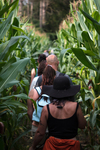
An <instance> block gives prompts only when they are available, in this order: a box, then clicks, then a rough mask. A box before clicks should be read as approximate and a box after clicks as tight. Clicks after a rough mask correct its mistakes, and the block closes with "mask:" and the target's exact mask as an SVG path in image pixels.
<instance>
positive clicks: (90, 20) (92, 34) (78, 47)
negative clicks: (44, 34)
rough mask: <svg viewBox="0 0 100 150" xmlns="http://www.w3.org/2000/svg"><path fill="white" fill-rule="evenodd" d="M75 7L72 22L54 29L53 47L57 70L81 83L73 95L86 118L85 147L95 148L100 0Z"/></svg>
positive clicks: (99, 117) (99, 126) (99, 110)
mask: <svg viewBox="0 0 100 150" xmlns="http://www.w3.org/2000/svg"><path fill="white" fill-rule="evenodd" d="M70 5H71V4H70ZM71 8H72V7H71ZM79 10H80V11H78V12H77V17H78V18H77V19H76V16H74V14H73V10H72V9H71V11H72V14H73V23H70V22H66V25H67V27H66V29H61V30H60V31H59V32H58V33H57V40H56V41H55V43H54V47H56V48H55V51H56V52H55V53H56V54H57V55H58V58H59V60H60V71H63V72H65V73H67V74H68V75H69V76H70V77H71V79H72V81H73V83H75V84H80V85H81V90H80V93H79V94H78V95H77V97H76V98H77V101H79V102H80V105H81V107H82V110H83V112H84V115H85V117H86V119H87V122H88V126H87V128H86V131H85V132H86V134H87V136H88V139H89V141H88V142H89V143H90V146H89V145H88V146H89V149H94V148H95V147H96V148H97V149H99V144H100V143H99V144H97V139H98V141H99V140H100V138H99V135H100V102H99V101H100V3H99V1H98V0H94V1H89V0H86V1H83V0H82V5H81V6H80V8H79ZM59 52H60V53H59ZM96 137H98V138H97V139H96Z"/></svg>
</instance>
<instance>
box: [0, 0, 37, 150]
mask: <svg viewBox="0 0 100 150" xmlns="http://www.w3.org/2000/svg"><path fill="white" fill-rule="evenodd" d="M18 3H19V0H15V1H13V2H12V3H10V1H3V0H2V1H1V2H0V122H3V124H4V127H5V132H4V134H3V135H0V141H2V142H0V149H2V150H4V149H7V150H11V149H12V147H13V146H14V144H15V143H16V141H17V140H18V139H19V138H21V137H22V136H23V135H25V134H26V133H27V132H29V131H30V130H29V129H27V128H26V127H25V126H24V125H25V124H26V123H25V120H26V119H27V104H26V100H27V99H28V98H29V97H28V96H27V95H28V89H29V80H28V78H27V76H26V75H27V68H26V67H27V64H28V63H29V61H30V58H28V57H27V55H26V52H25V51H23V49H24V44H23V43H24V42H26V41H28V42H30V39H29V37H28V36H26V33H25V31H24V30H23V29H22V28H21V27H20V23H19V20H18V18H17V17H16V16H17V10H18ZM18 51H19V53H18V55H16V52H18ZM25 57H26V58H25ZM33 103H34V105H35V107H36V104H35V102H34V101H33ZM22 121H23V122H24V123H23V122H22ZM22 125H23V126H22ZM18 136H19V137H18Z"/></svg>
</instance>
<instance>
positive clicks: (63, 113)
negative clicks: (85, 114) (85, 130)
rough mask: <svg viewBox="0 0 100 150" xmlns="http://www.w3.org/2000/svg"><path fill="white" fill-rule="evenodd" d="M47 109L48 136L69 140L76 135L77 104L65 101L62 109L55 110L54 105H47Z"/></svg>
mask: <svg viewBox="0 0 100 150" xmlns="http://www.w3.org/2000/svg"><path fill="white" fill-rule="evenodd" d="M47 109H48V121H47V123H48V129H49V136H54V137H56V138H60V139H70V138H74V137H75V136H76V135H77V129H78V119H77V109H78V103H76V102H69V101H67V102H66V103H65V105H64V107H63V108H57V106H56V105H53V104H49V105H48V106H47Z"/></svg>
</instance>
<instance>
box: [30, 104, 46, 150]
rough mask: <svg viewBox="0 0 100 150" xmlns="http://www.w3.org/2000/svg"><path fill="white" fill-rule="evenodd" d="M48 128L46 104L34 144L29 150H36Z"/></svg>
mask: <svg viewBox="0 0 100 150" xmlns="http://www.w3.org/2000/svg"><path fill="white" fill-rule="evenodd" d="M46 128H47V108H46V106H44V107H43V109H42V113H41V118H40V123H39V126H38V129H37V131H36V133H35V136H34V141H33V144H32V146H31V147H30V148H29V150H35V148H36V146H37V145H38V144H39V143H40V141H41V140H42V139H43V137H44V135H45V132H46Z"/></svg>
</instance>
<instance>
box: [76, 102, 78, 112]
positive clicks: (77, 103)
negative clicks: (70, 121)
mask: <svg viewBox="0 0 100 150" xmlns="http://www.w3.org/2000/svg"><path fill="white" fill-rule="evenodd" d="M78 106H79V103H78V102H77V106H76V112H77V109H78Z"/></svg>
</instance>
